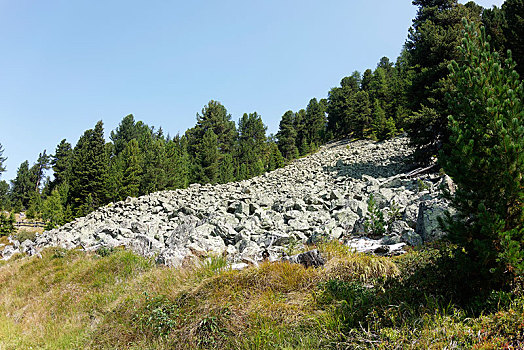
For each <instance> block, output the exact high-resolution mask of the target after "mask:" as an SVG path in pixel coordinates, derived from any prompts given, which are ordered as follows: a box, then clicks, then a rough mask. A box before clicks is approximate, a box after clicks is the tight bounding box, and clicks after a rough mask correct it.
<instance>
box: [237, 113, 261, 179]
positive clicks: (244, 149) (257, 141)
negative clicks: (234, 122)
mask: <svg viewBox="0 0 524 350" xmlns="http://www.w3.org/2000/svg"><path fill="white" fill-rule="evenodd" d="M266 129H267V127H266V126H265V125H264V123H263V122H262V118H261V117H260V115H258V114H257V112H254V113H249V114H247V113H245V114H244V115H243V116H242V118H241V119H240V121H239V122H238V157H237V159H238V162H239V163H240V164H241V165H245V171H244V170H243V171H242V172H243V173H242V174H241V176H239V177H238V179H239V180H243V179H248V178H251V177H253V176H257V175H260V174H262V173H263V172H264V161H263V160H264V158H265V155H266V147H267V145H266ZM239 175H240V174H239Z"/></svg>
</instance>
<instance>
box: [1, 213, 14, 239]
mask: <svg viewBox="0 0 524 350" xmlns="http://www.w3.org/2000/svg"><path fill="white" fill-rule="evenodd" d="M15 230H16V229H15V215H14V214H13V212H11V214H10V215H9V216H7V215H6V214H4V212H3V211H0V237H1V236H8V235H10V234H11V233H13V232H15Z"/></svg>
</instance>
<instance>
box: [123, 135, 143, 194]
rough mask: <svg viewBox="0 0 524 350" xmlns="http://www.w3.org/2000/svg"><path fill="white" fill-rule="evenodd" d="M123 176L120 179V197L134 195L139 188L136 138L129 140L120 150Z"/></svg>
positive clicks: (138, 159) (138, 150)
mask: <svg viewBox="0 0 524 350" xmlns="http://www.w3.org/2000/svg"><path fill="white" fill-rule="evenodd" d="M122 159H123V163H124V177H123V180H122V197H124V198H125V197H128V196H130V197H136V196H138V193H139V190H140V176H141V172H142V168H141V167H140V163H141V159H140V149H139V148H138V141H137V140H136V139H132V140H130V141H129V142H128V143H127V144H126V147H125V148H124V150H123V151H122Z"/></svg>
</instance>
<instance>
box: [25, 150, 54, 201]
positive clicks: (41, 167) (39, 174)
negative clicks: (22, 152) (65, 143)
mask: <svg viewBox="0 0 524 350" xmlns="http://www.w3.org/2000/svg"><path fill="white" fill-rule="evenodd" d="M50 161H51V156H49V155H48V154H47V153H46V150H44V152H43V153H40V154H39V155H38V160H37V161H36V163H35V164H34V165H33V166H32V167H31V170H30V172H31V179H32V182H33V184H34V190H35V192H38V193H40V185H41V183H42V180H43V178H44V172H45V171H46V170H48V169H49V167H50V164H49V163H50Z"/></svg>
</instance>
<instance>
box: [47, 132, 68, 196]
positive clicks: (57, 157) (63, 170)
mask: <svg viewBox="0 0 524 350" xmlns="http://www.w3.org/2000/svg"><path fill="white" fill-rule="evenodd" d="M72 160H73V149H72V148H71V144H70V143H69V142H67V141H66V140H65V139H63V140H62V141H60V143H59V144H58V146H56V150H55V154H54V155H53V156H52V157H51V166H52V169H53V173H54V177H55V178H54V180H53V182H52V185H51V187H52V188H55V187H57V186H59V185H61V184H64V183H68V182H69V179H70V177H71V166H72Z"/></svg>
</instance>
